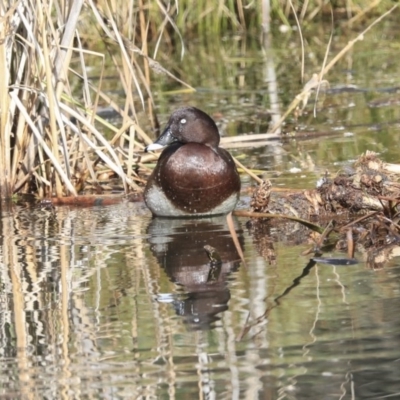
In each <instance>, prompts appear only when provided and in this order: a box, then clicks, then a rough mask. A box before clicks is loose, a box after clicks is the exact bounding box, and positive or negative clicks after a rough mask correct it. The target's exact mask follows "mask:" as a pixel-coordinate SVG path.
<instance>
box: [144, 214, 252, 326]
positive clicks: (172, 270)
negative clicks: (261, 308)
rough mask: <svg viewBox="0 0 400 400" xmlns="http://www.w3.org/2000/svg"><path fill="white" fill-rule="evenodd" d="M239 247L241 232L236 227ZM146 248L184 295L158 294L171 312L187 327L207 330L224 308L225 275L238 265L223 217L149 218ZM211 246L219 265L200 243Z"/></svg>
mask: <svg viewBox="0 0 400 400" xmlns="http://www.w3.org/2000/svg"><path fill="white" fill-rule="evenodd" d="M236 232H237V234H238V236H239V241H240V244H241V246H242V247H243V244H244V241H243V235H242V234H243V232H242V230H241V229H237V230H236ZM148 233H149V235H150V236H149V243H150V249H151V251H152V253H153V255H154V256H155V257H156V258H157V261H158V263H159V265H160V267H161V268H163V269H164V270H165V272H166V274H167V275H168V277H169V278H170V279H171V281H172V282H174V283H176V284H178V285H180V286H181V287H182V289H183V290H184V291H185V292H186V293H187V294H186V295H185V296H183V297H182V296H173V297H172V299H171V298H170V297H169V296H166V295H163V296H159V297H158V300H159V301H172V303H173V306H174V309H175V312H176V313H177V315H179V316H181V317H182V318H183V319H184V321H185V323H186V324H187V325H189V326H190V328H191V329H201V330H205V329H210V328H211V327H212V325H213V323H214V322H216V321H217V320H218V319H219V317H218V314H220V313H221V312H223V311H225V310H227V308H228V301H229V299H230V292H229V288H228V286H227V280H228V278H229V275H230V274H231V273H232V272H234V271H236V270H237V269H238V268H239V265H240V257H239V254H238V253H237V250H236V248H235V245H234V243H233V240H232V237H231V236H230V233H229V229H228V227H227V223H226V217H225V216H222V217H214V218H207V219H197V220H190V219H161V218H155V219H153V220H152V221H151V222H150V224H149V227H148ZM206 245H211V246H212V247H214V248H215V249H216V250H217V252H218V254H219V256H220V257H221V261H222V262H221V264H219V265H213V263H212V262H210V260H209V258H208V256H207V253H206V251H205V249H204V246H206Z"/></svg>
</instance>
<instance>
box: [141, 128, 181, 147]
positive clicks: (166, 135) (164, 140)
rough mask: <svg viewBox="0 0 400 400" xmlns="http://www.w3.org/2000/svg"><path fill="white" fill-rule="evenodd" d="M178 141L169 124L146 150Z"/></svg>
mask: <svg viewBox="0 0 400 400" xmlns="http://www.w3.org/2000/svg"><path fill="white" fill-rule="evenodd" d="M176 141H177V139H176V138H175V137H174V136H173V135H172V132H171V129H170V127H169V126H167V127H166V128H165V130H164V132H163V133H162V134H161V136H160V137H159V138H158V139H157V140H156V141H155V142H154V143H152V144H150V145H148V146H147V147H146V149H145V151H154V150H160V149H162V148H163V147H165V146H168V145H169V144H171V143H173V142H176Z"/></svg>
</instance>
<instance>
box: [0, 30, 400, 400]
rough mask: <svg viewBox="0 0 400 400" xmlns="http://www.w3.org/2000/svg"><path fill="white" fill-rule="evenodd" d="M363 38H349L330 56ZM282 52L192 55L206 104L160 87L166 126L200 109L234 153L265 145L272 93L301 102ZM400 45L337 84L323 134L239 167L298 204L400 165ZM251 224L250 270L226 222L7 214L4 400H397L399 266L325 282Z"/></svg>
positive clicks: (1, 327) (345, 269)
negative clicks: (372, 154)
mask: <svg viewBox="0 0 400 400" xmlns="http://www.w3.org/2000/svg"><path fill="white" fill-rule="evenodd" d="M314 29H315V31H314V32H313V33H312V34H310V33H307V32H305V33H306V39H307V40H308V42H307V46H308V47H307V51H306V61H307V66H308V67H307V70H306V71H307V74H308V76H310V74H311V73H313V72H318V69H319V67H320V65H321V63H322V60H323V56H324V51H325V46H324V44H325V43H327V41H328V38H329V29H328V28H326V27H325V26H323V25H321V26H315V27H314ZM352 34H353V32H347V33H346V34H344V33H342V34H341V33H340V32H339V33H337V35H336V36H335V38H334V43H333V47H332V53H333V54H334V53H336V52H337V51H338V50H340V49H341V48H343V46H344V45H345V43H347V41H348V40H349V38H351V37H353V36H352ZM275 35H276V36H274V40H273V41H272V44H271V46H272V47H271V49H270V50H268V52H267V53H266V52H265V49H263V48H262V46H261V44H260V42H259V40H258V38H249V39H247V40H246V41H242V40H241V39H240V38H239V39H238V38H237V37H235V38H229V37H228V38H224V39H223V40H221V41H215V40H214V41H210V44H209V45H208V47H204V46H202V47H196V46H197V45H196V43H195V41H193V42H191V43H189V44H188V48H187V53H186V58H185V59H184V62H183V63H182V65H181V67H182V71H181V74H182V78H184V79H185V80H187V81H190V83H191V84H192V85H193V86H195V87H196V88H197V92H196V93H194V94H187V93H177V92H176V91H175V92H172V91H173V90H177V89H179V88H177V86H176V85H175V86H174V84H173V83H171V81H169V80H168V79H167V78H165V77H160V76H159V77H158V78H157V80H155V85H158V89H157V93H156V95H155V102H156V105H157V111H158V113H159V117H160V122H161V123H164V122H165V121H166V120H167V118H168V115H169V114H170V113H171V112H172V110H173V109H174V108H175V107H177V106H179V105H183V104H193V105H195V106H198V107H200V108H202V109H204V110H206V111H208V112H209V113H211V114H212V115H213V116H214V118H215V119H216V120H217V123H218V125H219V126H220V129H221V133H222V134H223V135H225V136H234V135H237V134H249V133H264V132H266V131H267V129H268V125H269V117H268V115H269V114H268V110H270V109H271V108H273V107H272V106H273V105H274V102H273V98H274V97H273V96H272V97H271V93H270V88H271V86H270V83H271V79H272V78H271V76H273V75H275V83H276V88H277V89H276V93H275V95H276V99H277V104H278V105H279V110H281V111H282V110H284V109H285V107H286V106H287V104H288V103H289V102H290V101H291V99H292V98H293V97H294V96H295V95H296V94H297V93H298V92H299V91H300V90H301V86H302V85H301V83H300V80H299V60H300V52H299V49H300V47H299V46H298V36H297V35H294V34H291V35H289V36H288V35H285V34H282V33H276V34H275ZM307 35H308V36H307ZM346 35H347V36H346ZM398 37H399V35H398V27H397V25H396V24H395V25H393V24H392V25H390V24H382V25H381V26H380V27H379V29H377V30H375V31H374V33H373V34H371V35H369V36H368V37H367V38H366V40H364V41H362V42H360V43H359V44H357V45H356V46H355V48H354V50H353V51H352V52H350V53H349V54H348V55H347V56H346V57H345V58H344V59H343V60H342V62H341V63H340V64H339V65H338V66H337V68H335V69H334V70H333V71H332V72H331V74H330V75H329V77H328V79H329V82H330V86H329V90H328V91H327V92H326V93H324V94H323V97H322V99H321V101H320V103H318V104H319V106H318V113H317V117H316V118H314V117H313V115H312V104H311V103H310V104H311V105H309V106H308V107H307V108H306V110H305V112H304V114H303V116H302V117H301V118H300V119H299V120H298V121H295V120H294V119H293V118H289V119H288V122H287V124H286V125H285V128H284V133H285V136H284V137H282V139H281V140H276V141H274V142H271V143H269V144H268V145H263V146H252V147H248V148H244V149H236V150H233V152H234V154H235V155H236V156H238V157H239V158H240V159H241V160H242V162H244V163H245V164H246V165H247V166H248V167H252V168H256V169H261V170H263V171H266V173H267V176H269V177H272V179H273V183H274V184H275V185H285V186H287V187H301V188H305V187H314V185H315V182H316V180H317V179H318V178H319V177H320V176H321V174H324V173H325V171H327V170H328V171H330V172H331V173H335V171H337V170H339V169H341V168H343V167H344V166H346V165H352V163H353V162H354V160H355V159H356V158H357V157H358V156H359V155H360V154H361V153H362V152H364V151H366V150H373V151H377V152H378V153H379V154H380V156H381V158H382V159H384V160H385V161H388V162H397V163H398V162H399V158H398V143H399V136H400V127H399V120H400V116H399V109H398V102H397V97H398V87H399V86H400V85H399V80H400V78H399V77H400V73H399V72H400V71H399V65H400V64H399V63H398V62H397V60H398V57H395V54H397V53H398V50H399V49H398V45H397V44H396V43H398ZM396 38H397V41H396ZM317 39H318V40H317ZM171 57H174V55H171ZM163 63H164V64H166V66H167V67H168V60H163ZM199 65H200V67H199ZM271 71H272V72H274V73H273V74H272V75H271V73H272V72H271ZM267 72H268V74H267ZM93 79H95V78H93ZM153 79H155V78H153ZM117 83H118V81H117V80H114V81H113V85H114V86H113V89H114V90H115V85H117ZM110 91H111V90H110ZM115 92H117V90H116V91H115ZM117 95H118V93H116V96H117ZM119 100H120V101H121V102H122V101H123V99H119ZM275 105H276V104H275ZM243 184H244V188H245V189H246V188H248V187H249V186H250V185H251V183H250V180H249V179H248V178H247V177H243ZM246 205H248V195H247V194H246V193H243V196H242V199H241V207H246ZM246 223H247V220H246V219H245V218H238V219H236V220H235V224H236V230H237V233H238V236H239V241H240V243H241V245H242V247H243V250H244V255H245V261H246V265H244V263H243V262H242V261H241V260H240V257H239V256H238V254H237V250H236V248H235V246H234V245H233V242H232V239H231V236H230V234H229V232H228V230H227V227H226V221H225V219H224V218H212V219H202V220H162V219H152V218H151V216H150V213H149V212H148V210H147V209H146V208H145V207H144V206H143V205H142V204H134V203H123V204H119V205H113V206H108V207H92V208H73V207H57V208H55V209H46V208H40V207H39V206H35V205H25V204H21V205H11V206H6V205H3V206H2V213H1V223H0V272H1V275H0V276H1V278H0V279H1V292H0V304H1V309H0V340H1V347H0V396H1V397H4V398H16V399H17V398H21V399H25V398H32V399H36V398H37V399H43V398H46V399H58V398H65V399H70V398H82V399H86V398H107V399H123V398H128V399H132V398H149V399H152V398H160V399H169V398H172V399H173V398H176V399H181V398H190V399H192V398H205V399H296V400H300V399H324V400H325V399H326V400H330V399H355V398H356V399H380V398H400V379H399V374H398V372H397V371H398V370H399V366H400V347H399V340H400V317H399V315H400V261H399V258H398V257H396V256H395V254H396V251H395V250H396V249H393V251H391V252H389V257H388V258H389V259H388V261H386V262H384V263H382V265H381V268H380V269H371V268H370V263H368V260H366V256H365V255H364V254H360V253H358V254H356V257H357V258H358V260H359V261H360V262H359V263H358V264H356V265H352V266H342V267H339V266H336V267H334V266H329V265H322V264H321V265H319V264H315V265H314V264H312V263H310V260H309V257H306V256H302V255H301V254H302V253H303V252H304V250H306V249H307V244H302V245H297V244H296V242H295V241H294V240H291V239H290V238H289V237H284V236H282V235H281V236H279V235H278V237H279V240H276V239H274V237H275V238H276V237H277V236H276V235H275V236H273V237H270V235H269V233H268V230H266V233H265V235H262V236H257V237H256V236H255V235H253V234H252V233H251V232H250V231H249V230H248V228H247V225H246ZM204 245H211V246H213V247H215V248H216V249H217V250H218V252H219V253H220V255H221V258H222V261H223V262H222V264H221V265H219V266H215V265H211V264H210V262H209V260H208V258H207V255H206V253H205V251H204V248H203V247H204ZM332 255H334V256H343V255H341V254H335V253H332Z"/></svg>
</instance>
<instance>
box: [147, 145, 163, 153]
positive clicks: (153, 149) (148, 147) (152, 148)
mask: <svg viewBox="0 0 400 400" xmlns="http://www.w3.org/2000/svg"><path fill="white" fill-rule="evenodd" d="M163 147H165V145H162V144H160V143H152V144H149V145H148V146H147V147H146V149H145V151H156V150H160V149H162V148H163Z"/></svg>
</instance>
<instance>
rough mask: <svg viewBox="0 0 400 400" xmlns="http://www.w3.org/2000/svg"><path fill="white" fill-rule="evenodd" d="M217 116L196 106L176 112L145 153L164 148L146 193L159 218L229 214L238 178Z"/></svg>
mask: <svg viewBox="0 0 400 400" xmlns="http://www.w3.org/2000/svg"><path fill="white" fill-rule="evenodd" d="M219 143H220V135H219V131H218V128H217V125H216V124H215V122H214V120H213V119H212V118H211V117H210V116H209V115H208V114H207V113H205V112H204V111H202V110H200V109H198V108H195V107H182V108H179V109H177V110H175V111H174V112H173V113H172V114H171V116H170V118H169V121H168V123H167V125H166V127H165V129H164V131H163V132H162V134H161V135H160V137H159V138H158V139H157V140H156V141H155V142H154V143H152V144H150V145H149V146H147V147H146V148H145V151H147V152H148V151H155V150H159V149H164V150H163V152H162V153H161V155H160V157H159V159H158V162H157V165H156V167H155V168H154V170H153V172H152V174H151V175H150V177H149V179H148V181H147V184H146V187H145V190H144V193H143V196H144V201H145V204H146V205H147V207H148V208H149V209H150V211H151V212H152V214H153V216H155V217H205V216H213V215H222V214H227V213H229V212H231V211H232V210H233V209H234V208H235V207H236V204H237V202H238V200H239V195H240V176H239V173H238V171H237V169H236V166H235V162H234V160H233V158H232V156H231V155H230V154H229V152H228V151H226V150H225V149H222V148H221V147H219Z"/></svg>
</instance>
